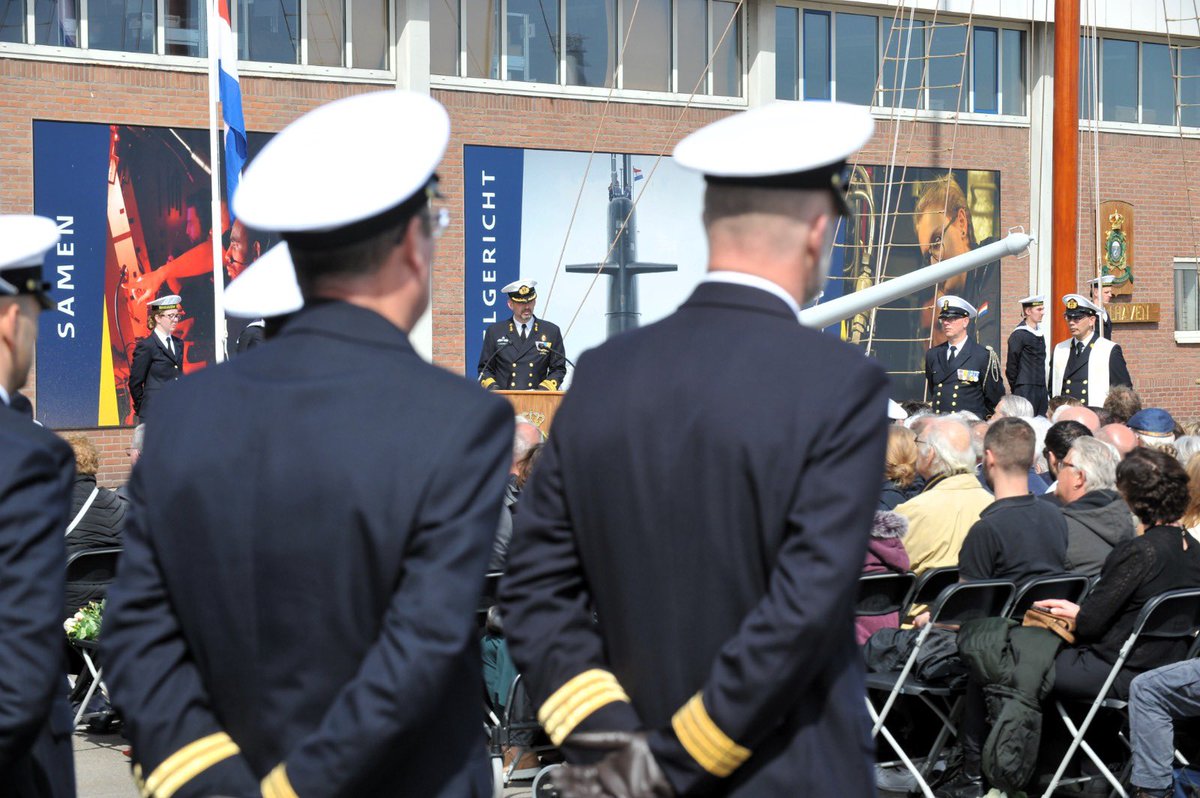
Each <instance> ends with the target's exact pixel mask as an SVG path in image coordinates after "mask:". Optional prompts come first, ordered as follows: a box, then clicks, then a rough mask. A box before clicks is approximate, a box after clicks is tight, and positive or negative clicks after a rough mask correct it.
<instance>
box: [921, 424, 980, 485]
mask: <svg viewBox="0 0 1200 798" xmlns="http://www.w3.org/2000/svg"><path fill="white" fill-rule="evenodd" d="M917 441H918V443H917V470H918V471H919V472H920V473H921V476H923V477H925V478H926V479H931V478H933V477H936V476H943V475H947V476H948V475H951V474H963V473H967V472H970V471H973V470H975V449H974V447H972V446H971V428H970V427H968V426H967V425H966V423H965V422H962V421H959V420H958V419H956V418H938V419H935V420H933V421H931V422H929V424H927V425H926V427H925V429H924V430H923V431H922V432H921V434H920V435H918V437H917Z"/></svg>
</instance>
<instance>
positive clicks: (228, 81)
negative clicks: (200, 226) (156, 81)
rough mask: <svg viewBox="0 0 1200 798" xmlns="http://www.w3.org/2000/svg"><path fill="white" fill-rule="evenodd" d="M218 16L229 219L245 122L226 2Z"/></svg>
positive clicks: (239, 174) (221, 1)
mask: <svg viewBox="0 0 1200 798" xmlns="http://www.w3.org/2000/svg"><path fill="white" fill-rule="evenodd" d="M217 14H218V19H217V26H216V27H217V31H216V32H217V62H218V66H217V85H218V88H219V91H220V97H221V116H222V118H223V119H224V121H225V199H226V202H227V207H228V208H229V217H230V219H232V218H233V193H234V192H235V191H237V187H238V181H239V180H241V177H242V167H243V166H245V165H246V122H245V120H244V119H243V117H242V85H241V83H239V82H238V71H237V48H236V47H235V45H234V39H233V25H232V23H231V22H230V17H229V0H217Z"/></svg>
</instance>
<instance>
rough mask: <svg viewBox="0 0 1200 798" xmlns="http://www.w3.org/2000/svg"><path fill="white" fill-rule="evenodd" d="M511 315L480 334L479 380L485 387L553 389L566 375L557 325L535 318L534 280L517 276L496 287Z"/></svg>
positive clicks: (535, 294) (516, 389) (527, 389)
mask: <svg viewBox="0 0 1200 798" xmlns="http://www.w3.org/2000/svg"><path fill="white" fill-rule="evenodd" d="M500 293H502V294H504V295H506V296H507V297H508V309H509V310H511V311H512V317H511V318H508V319H504V320H501V321H498V322H496V323H495V324H493V325H491V326H490V327H488V328H487V332H486V333H484V336H483V350H482V351H481V352H480V353H479V384H480V385H482V386H483V387H484V388H487V389H488V390H489V391H494V390H496V389H497V388H501V389H504V390H510V391H557V390H558V389H559V388H560V386H562V383H563V378H564V377H566V376H567V355H566V352H564V351H563V339H562V333H561V332H560V331H559V329H558V325H557V324H554V323H552V322H548V321H546V320H545V319H539V318H535V317H534V315H533V309H534V307H535V306H536V304H537V282H536V281H535V280H517V281H515V282H512V283H509V284H508V285H506V286H504V288H502V289H500Z"/></svg>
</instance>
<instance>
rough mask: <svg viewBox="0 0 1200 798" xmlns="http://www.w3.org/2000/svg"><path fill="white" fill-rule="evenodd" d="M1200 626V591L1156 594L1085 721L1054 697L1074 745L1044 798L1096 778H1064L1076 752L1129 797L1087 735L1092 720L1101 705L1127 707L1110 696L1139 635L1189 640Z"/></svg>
mask: <svg viewBox="0 0 1200 798" xmlns="http://www.w3.org/2000/svg"><path fill="white" fill-rule="evenodd" d="M1198 629H1200V590H1198V589H1188V590H1173V591H1170V592H1167V593H1163V594H1162V595H1159V596H1155V597H1154V598H1152V599H1150V601H1147V602H1146V605H1145V606H1144V607H1142V610H1141V612H1139V613H1138V617H1137V620H1136V621H1135V622H1134V625H1133V631H1132V632H1131V633H1130V634H1129V637H1127V638H1126V639H1125V642H1124V643H1123V644H1122V645H1121V651H1120V653H1118V654H1117V661H1116V662H1114V663H1113V666H1112V668H1111V669H1110V670H1109V672H1108V676H1107V677H1105V679H1104V684H1103V686H1102V687H1101V688H1100V692H1099V694H1097V696H1096V697H1095V699H1093V700H1092V703H1091V704H1090V705H1089V706H1088V711H1087V715H1085V716H1084V719H1083V722H1082V723H1079V724H1078V725H1077V724H1076V723H1075V722H1074V721H1073V720H1072V719H1071V716H1070V715H1069V714H1067V710H1066V708H1065V707H1064V706H1063V703H1062V701H1061V700H1055V702H1054V704H1055V707H1056V709H1057V710H1058V716H1059V717H1060V718H1062V722H1063V725H1064V726H1066V727H1067V731H1068V732H1069V733H1070V734H1071V744H1070V745H1069V746H1068V747H1067V753H1066V754H1065V755H1064V756H1063V758H1062V761H1061V762H1059V764H1058V769H1057V770H1056V771H1055V772H1054V777H1053V778H1052V779H1050V784H1049V786H1047V787H1046V791H1045V792H1044V793H1043V794H1042V796H1043V798H1050V795H1051V794H1052V793H1053V792H1054V790H1055V789H1056V788H1057V787H1058V786H1059V785H1063V784H1076V783H1079V782H1084V781H1091V779H1092V778H1093V777H1091V776H1082V777H1080V778H1072V779H1064V778H1063V773H1065V772H1066V770H1067V767H1068V766H1069V765H1070V763H1071V758H1072V757H1073V756H1075V752H1076V751H1083V753H1084V754H1085V755H1086V756H1087V758H1088V759H1090V760H1091V761H1092V764H1094V765H1095V766H1096V767H1097V768H1099V770H1100V775H1102V776H1103V777H1104V779H1105V780H1106V781H1107V782H1108V783H1109V785H1110V786H1111V787H1112V788H1113V791H1114V792H1116V794H1117V795H1120V796H1121V798H1128V793H1127V792H1126V791H1125V788H1124V787H1123V786H1122V785H1121V780H1120V779H1119V778H1118V777H1117V775H1116V774H1114V773H1113V772H1112V771H1111V770H1109V769H1108V766H1107V765H1106V764H1105V762H1104V761H1103V760H1102V759H1101V757H1100V756H1099V755H1098V754H1097V753H1096V752H1095V750H1094V749H1093V748H1092V746H1091V745H1090V744H1088V742H1087V740H1085V739H1084V735H1085V734H1087V730H1088V727H1089V726H1091V725H1092V720H1093V719H1095V717H1096V713H1098V712H1099V711H1100V710H1101V709H1102V708H1105V709H1115V710H1121V709H1124V708H1125V707H1126V706H1127V703H1126V702H1125V701H1122V700H1119V699H1114V698H1109V695H1108V694H1109V692H1110V691H1111V690H1112V686H1113V682H1115V681H1116V679H1117V674H1119V673H1120V672H1121V668H1122V667H1123V666H1124V664H1125V660H1126V659H1128V658H1129V654H1130V652H1131V651H1133V646H1134V644H1135V643H1137V641H1138V639H1139V638H1142V637H1146V638H1154V639H1159V640H1187V639H1190V638H1192V637H1194V636H1195V634H1196V631H1197V630H1198Z"/></svg>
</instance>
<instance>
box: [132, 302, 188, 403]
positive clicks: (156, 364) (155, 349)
mask: <svg viewBox="0 0 1200 798" xmlns="http://www.w3.org/2000/svg"><path fill="white" fill-rule="evenodd" d="M182 316H183V300H182V299H181V298H180V297H179V296H177V295H176V294H171V295H169V296H164V297H159V298H158V299H155V300H152V301H150V302H147V303H146V326H147V327H149V328H150V334H149V335H147V336H146V337H145V338H139V339H138V342H137V345H136V346H135V347H134V348H133V362H132V363H131V364H130V366H129V396H130V398H131V399H132V400H133V412H135V413H137V415H138V418H139V420H140V421H141V422H145V421H147V420H148V419H149V418H150V413H151V408H152V407H153V406H154V405H155V404H157V402H156V399H157V397H158V394H159V392H160V391H161V390H162V389H163V388H165V387H167V386H168V385H170V384H171V383H173V382H175V380H177V379H179V378H180V377H181V376H183V352H184V344H183V339H182V338H180V337H179V336H177V335H175V334H174V333H175V329H176V328H177V327H178V326H179V319H180V318H181V317H182Z"/></svg>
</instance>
